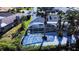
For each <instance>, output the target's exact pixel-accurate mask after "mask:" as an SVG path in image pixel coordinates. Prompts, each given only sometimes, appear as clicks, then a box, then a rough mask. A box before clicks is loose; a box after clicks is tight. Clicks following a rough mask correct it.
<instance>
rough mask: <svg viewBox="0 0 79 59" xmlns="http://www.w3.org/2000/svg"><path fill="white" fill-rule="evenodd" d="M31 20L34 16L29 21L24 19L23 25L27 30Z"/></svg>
mask: <svg viewBox="0 0 79 59" xmlns="http://www.w3.org/2000/svg"><path fill="white" fill-rule="evenodd" d="M31 20H32V17H31V18H30V19H29V20H28V21H23V23H22V25H23V27H24V29H25V30H27V29H28V25H29V24H30V22H31Z"/></svg>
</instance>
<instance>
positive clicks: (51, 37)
mask: <svg viewBox="0 0 79 59" xmlns="http://www.w3.org/2000/svg"><path fill="white" fill-rule="evenodd" d="M42 36H43V34H41V33H34V34H29V35H27V36H25V37H24V39H23V45H29V44H39V43H42V41H43V40H42ZM46 36H47V41H45V42H44V43H46V42H47V43H48V42H50V43H52V44H53V45H58V44H66V43H67V40H68V41H70V42H71V43H75V40H76V39H75V37H74V36H73V35H72V36H71V37H69V36H67V33H65V32H64V34H63V37H62V38H61V37H57V33H56V32H52V33H46ZM50 43H49V44H50Z"/></svg>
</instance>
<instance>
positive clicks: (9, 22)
mask: <svg viewBox="0 0 79 59" xmlns="http://www.w3.org/2000/svg"><path fill="white" fill-rule="evenodd" d="M23 15H24V14H23V13H17V14H12V15H9V16H7V17H1V19H0V34H1V33H3V32H6V31H7V30H9V29H10V28H12V27H13V26H14V25H15V22H16V21H18V22H20V18H21V17H22V16H23ZM15 20H16V21H15Z"/></svg>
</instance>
